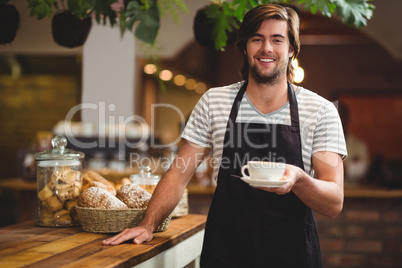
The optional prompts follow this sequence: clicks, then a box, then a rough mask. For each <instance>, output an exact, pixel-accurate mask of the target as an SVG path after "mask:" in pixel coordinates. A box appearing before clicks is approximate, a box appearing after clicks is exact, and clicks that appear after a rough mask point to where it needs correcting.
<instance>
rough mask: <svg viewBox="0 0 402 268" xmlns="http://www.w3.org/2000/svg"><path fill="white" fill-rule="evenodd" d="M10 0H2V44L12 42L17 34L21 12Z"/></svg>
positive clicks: (0, 30) (0, 23)
mask: <svg viewBox="0 0 402 268" xmlns="http://www.w3.org/2000/svg"><path fill="white" fill-rule="evenodd" d="M7 2H8V1H4V0H3V1H0V44H9V43H11V42H12V41H13V40H14V38H15V36H16V35H17V30H18V25H19V22H20V13H19V12H18V10H17V9H16V8H15V6H14V5H11V4H7Z"/></svg>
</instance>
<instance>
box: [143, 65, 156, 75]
mask: <svg viewBox="0 0 402 268" xmlns="http://www.w3.org/2000/svg"><path fill="white" fill-rule="evenodd" d="M156 71H158V68H157V67H156V65H155V64H151V63H149V64H147V65H145V66H144V73H146V74H154V73H156Z"/></svg>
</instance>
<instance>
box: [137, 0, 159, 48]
mask: <svg viewBox="0 0 402 268" xmlns="http://www.w3.org/2000/svg"><path fill="white" fill-rule="evenodd" d="M140 16H141V18H140V23H139V24H138V26H137V28H136V29H135V36H136V37H137V38H138V39H140V40H142V41H144V42H146V43H148V44H153V43H154V42H155V39H156V35H157V34H158V31H159V23H160V13H159V8H158V7H157V5H156V4H155V3H153V4H151V6H150V7H149V9H146V10H143V12H142V13H141V14H140Z"/></svg>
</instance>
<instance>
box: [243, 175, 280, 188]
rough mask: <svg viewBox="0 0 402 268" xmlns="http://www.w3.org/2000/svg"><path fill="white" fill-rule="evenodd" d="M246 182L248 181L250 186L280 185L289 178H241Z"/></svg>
mask: <svg viewBox="0 0 402 268" xmlns="http://www.w3.org/2000/svg"><path fill="white" fill-rule="evenodd" d="M240 179H241V180H242V181H244V182H245V183H248V184H249V185H250V186H253V187H280V186H282V185H284V184H285V183H287V182H288V180H283V181H267V180H258V179H251V178H248V177H242V178H240Z"/></svg>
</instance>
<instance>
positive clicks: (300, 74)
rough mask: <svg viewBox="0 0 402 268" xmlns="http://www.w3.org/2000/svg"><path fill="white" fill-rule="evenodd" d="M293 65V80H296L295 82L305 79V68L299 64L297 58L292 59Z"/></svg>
mask: <svg viewBox="0 0 402 268" xmlns="http://www.w3.org/2000/svg"><path fill="white" fill-rule="evenodd" d="M292 65H293V67H294V77H293V81H295V83H301V82H302V81H303V79H304V69H303V68H302V67H300V66H299V62H298V61H297V59H293V60H292Z"/></svg>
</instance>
